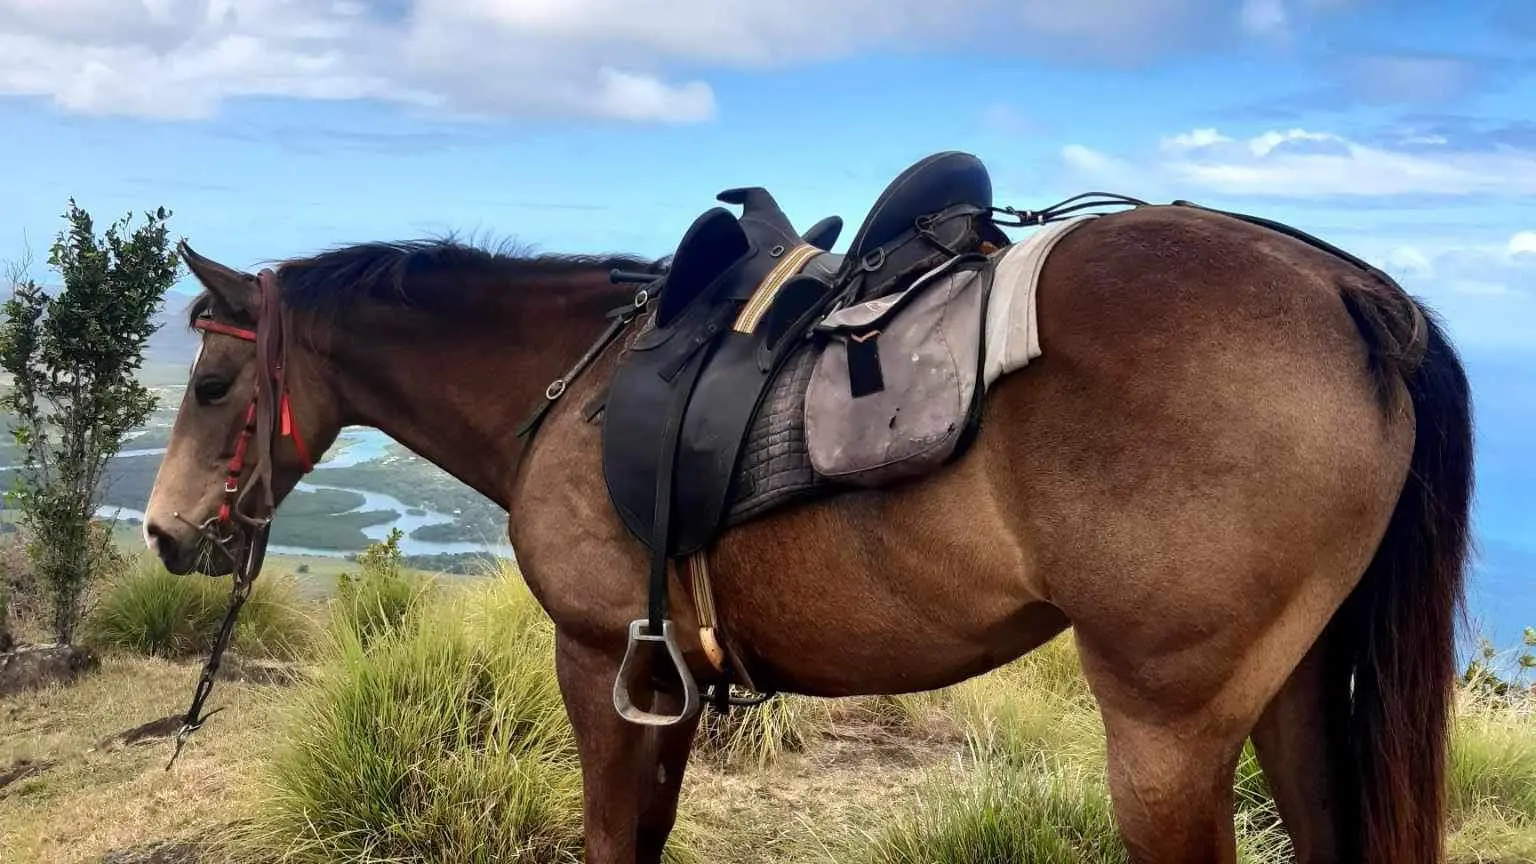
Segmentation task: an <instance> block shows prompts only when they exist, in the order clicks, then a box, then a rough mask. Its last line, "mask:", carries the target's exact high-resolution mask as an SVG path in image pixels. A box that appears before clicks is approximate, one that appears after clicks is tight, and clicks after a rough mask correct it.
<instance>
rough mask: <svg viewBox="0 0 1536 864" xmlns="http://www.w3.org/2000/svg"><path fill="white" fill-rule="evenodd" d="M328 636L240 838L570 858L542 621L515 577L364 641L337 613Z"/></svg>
mask: <svg viewBox="0 0 1536 864" xmlns="http://www.w3.org/2000/svg"><path fill="white" fill-rule="evenodd" d="M335 641H336V645H335V648H334V651H335V656H334V657H333V658H332V659H331V660H330V661H329V666H330V674H326V675H324V676H323V678H322V682H321V683H319V684H318V685H316V686H314V687H313V688H311V689H308V690H306V692H304V693H302V694H301V695H300V696H299V698H298V700H297V704H296V707H295V708H294V711H293V714H292V717H291V722H290V725H289V730H288V732H287V734H286V737H285V738H284V739H283V740H282V741H281V742H280V743H279V745H278V749H277V751H276V754H275V755H274V756H273V757H272V759H271V762H270V764H269V766H268V768H267V772H266V783H265V788H266V792H265V797H264V798H263V801H262V802H261V805H260V806H259V807H258V808H257V809H256V810H255V811H254V813H253V820H252V822H251V823H250V825H249V827H247V828H246V829H245V830H243V831H242V832H241V833H242V835H243V836H242V840H243V842H244V843H246V844H248V845H250V846H251V847H253V848H255V849H258V850H260V853H259V854H262V855H270V856H273V857H279V856H280V857H282V858H283V860H287V861H295V862H306V861H314V862H330V861H338V860H348V861H386V860H418V861H423V860H425V861H442V862H492V861H497V862H539V864H548V862H562V861H568V862H577V861H580V854H581V833H580V783H579V779H578V778H579V773H578V771H577V763H576V755H575V745H574V742H573V740H572V738H571V733H570V727H569V725H568V723H567V722H566V719H565V712H564V708H563V707H562V704H561V701H560V695H559V690H558V688H557V686H556V684H555V680H554V675H553V670H552V667H551V664H552V650H553V642H552V631H551V628H550V626H549V624H548V621H547V619H545V618H544V617H543V616H542V613H541V612H540V611H539V609H538V607H537V606H536V605H535V604H534V603H533V602H532V599H531V597H530V596H529V595H528V594H527V591H526V589H525V588H524V587H523V586H522V585H521V583H520V582H518V581H517V580H516V579H505V578H500V579H491V580H486V581H483V582H480V583H477V584H476V585H475V586H473V588H471V589H468V590H465V591H463V592H462V593H456V594H454V595H453V596H450V597H446V598H444V599H443V600H442V601H440V602H439V603H437V604H433V605H432V606H430V607H426V608H424V609H422V610H421V613H420V614H419V615H416V616H412V617H411V618H409V619H408V620H407V621H406V622H405V623H404V624H403V626H401V627H400V628H399V629H398V630H395V631H392V632H389V633H386V634H376V635H375V637H374V639H373V641H372V643H371V644H368V643H366V642H365V640H364V639H363V638H361V636H360V634H358V633H356V632H353V631H350V630H349V629H348V628H346V627H344V626H343V627H340V628H338V630H337V638H336V640H335ZM513 646H515V647H513Z"/></svg>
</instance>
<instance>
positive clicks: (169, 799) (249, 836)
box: [0, 573, 1536, 864]
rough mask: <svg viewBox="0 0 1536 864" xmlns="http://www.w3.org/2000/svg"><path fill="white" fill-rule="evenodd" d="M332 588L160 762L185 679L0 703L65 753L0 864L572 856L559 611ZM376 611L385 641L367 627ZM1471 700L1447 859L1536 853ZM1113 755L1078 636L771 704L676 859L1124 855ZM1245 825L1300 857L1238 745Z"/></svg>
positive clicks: (14, 811) (1534, 749)
mask: <svg viewBox="0 0 1536 864" xmlns="http://www.w3.org/2000/svg"><path fill="white" fill-rule="evenodd" d="M356 584H366V583H356ZM373 587H374V588H377V587H379V586H373ZM412 596H414V595H412ZM348 597H350V599H349V600H347V598H348ZM342 599H344V600H347V602H344V603H335V604H332V606H331V607H330V608H331V610H333V611H330V612H322V611H321V610H320V607H319V606H318V605H316V606H312V607H311V608H312V609H313V611H314V614H313V615H310V616H308V617H307V618H306V620H307V621H308V622H309V624H310V625H313V626H315V627H320V628H323V629H324V630H325V632H326V633H327V634H328V639H325V640H320V643H323V644H322V645H321V647H317V648H316V649H314V651H313V653H312V654H311V655H310V656H309V657H308V658H307V659H306V663H307V668H309V669H310V670H311V673H312V677H311V678H310V680H309V681H308V682H307V683H301V684H299V685H297V686H254V685H250V684H244V683H236V682H220V684H219V686H218V688H217V689H216V690H215V695H214V697H213V700H212V704H213V705H215V706H218V705H224V706H228V707H227V710H226V711H224V712H223V713H220V714H218V715H216V716H215V717H214V718H213V719H212V720H211V721H210V722H209V724H208V725H207V726H206V727H205V728H204V729H203V730H201V731H200V732H199V733H198V734H197V735H196V736H194V738H193V739H192V742H191V743H190V744H189V745H188V748H187V750H186V751H185V752H184V753H183V755H182V757H181V759H180V761H178V763H177V765H176V767H175V769H174V770H173V771H171V772H170V773H167V772H165V771H164V770H163V768H164V760H165V759H166V758H167V757H168V756H169V753H170V747H171V745H170V742H169V741H167V740H165V739H158V740H154V741H151V742H149V743H147V744H145V745H142V746H126V747H119V746H114V745H110V744H109V745H107V746H103V745H102V742H103V740H104V739H106V738H108V736H110V735H112V734H115V733H119V732H122V731H124V730H126V729H128V728H131V727H133V726H136V725H138V724H140V723H143V722H145V721H149V720H154V719H157V718H161V717H165V716H167V715H170V714H174V713H179V712H180V711H182V710H184V707H185V700H186V699H187V697H188V696H189V695H190V690H191V686H192V684H193V682H194V681H195V678H196V673H197V667H196V665H195V664H193V663H187V662H182V663H177V662H170V661H165V660H152V659H144V658H137V657H132V656H127V655H119V656H112V657H109V658H108V660H107V661H106V664H105V666H104V668H103V670H102V672H101V673H100V674H99V675H96V676H94V677H91V678H89V679H87V680H86V681H85V682H83V683H81V684H78V685H76V686H74V687H71V688H64V689H53V690H50V691H47V692H44V693H41V694H36V695H32V696H28V697H25V698H22V699H16V700H12V701H10V702H8V703H5V704H0V766H3V765H4V764H6V763H8V762H9V761H10V760H13V759H18V758H34V759H38V758H41V759H53V760H58V765H57V766H56V767H54V768H52V769H51V770H49V771H47V772H45V773H43V774H42V775H40V776H37V777H34V778H31V779H27V780H23V781H21V782H19V783H16V784H12V785H11V786H9V787H7V788H4V789H0V861H13V860H14V861H22V862H31V861H37V862H55V861H57V862H66V861H67V862H74V861H95V860H99V859H100V857H101V855H102V854H104V853H105V852H107V851H109V850H112V849H117V848H122V847H125V846H132V845H139V844H144V843H148V842H151V841H157V840H163V839H167V838H204V839H210V840H211V841H216V842H217V843H218V844H219V845H218V846H217V847H216V848H217V850H218V851H217V852H216V853H215V854H213V855H212V856H211V857H210V858H209V859H208V860H219V861H224V860H231V861H241V860H250V861H259V862H267V861H274V860H290V861H295V862H301V861H331V860H349V861H350V860H365V861H382V860H418V861H428V860H430V861H444V862H460V861H464V862H471V861H482V860H487V861H488V860H503V861H528V862H535V861H537V862H541V864H563V862H571V861H575V860H579V858H578V857H577V856H578V855H579V850H578V849H577V848H575V845H574V844H575V843H577V842H578V841H579V835H578V834H576V833H575V832H576V826H577V823H576V821H575V815H576V809H575V808H576V804H575V798H574V790H575V789H576V787H575V786H574V785H573V784H574V780H575V765H574V762H573V761H572V759H571V750H570V740H569V735H568V730H567V729H565V728H564V727H563V720H562V719H561V718H562V715H561V713H560V708H559V703H558V697H557V695H556V692H555V690H554V689H553V677H552V670H551V666H550V662H549V661H550V656H549V650H550V649H549V641H548V636H549V633H548V629H547V622H546V621H545V620H544V619H543V618H542V616H541V613H539V612H538V611H537V610H536V608H535V607H533V606H532V605H531V600H530V598H529V597H528V596H527V593H526V590H525V589H523V588H522V586H521V583H520V581H519V580H517V578H516V576H515V574H512V573H505V574H500V575H499V576H497V577H496V578H493V579H482V580H474V581H473V582H471V583H465V582H462V581H458V582H457V583H456V584H447V583H445V585H444V586H442V587H440V588H439V589H438V590H435V591H433V592H432V595H431V597H430V599H428V600H426V601H423V602H415V601H412V602H410V603H406V602H404V601H403V600H401V599H399V596H397V594H396V593H395V592H391V591H388V590H378V591H375V590H373V588H370V589H368V590H366V591H358V592H355V593H353V594H351V595H344V596H343V598H342ZM370 609H379V610H382V611H384V612H385V613H386V614H385V615H384V616H383V617H384V618H387V619H389V620H390V621H391V622H393V623H392V624H391V625H390V626H391V628H392V629H388V632H381V631H380V630H379V629H378V628H377V627H376V626H370V627H368V628H367V629H368V635H367V637H366V638H365V639H360V638H358V631H359V629H360V628H359V626H358V624H357V622H358V621H359V620H360V619H361V618H363V617H368V615H370V614H371V613H370V612H369V610H370ZM336 610H340V611H336ZM320 643H317V644H320ZM1463 696H1464V698H1463V704H1462V710H1461V712H1460V715H1459V718H1458V721H1457V727H1456V739H1455V746H1454V748H1453V764H1452V778H1453V779H1452V783H1453V814H1452V817H1453V829H1454V834H1453V837H1452V853H1453V858H1452V860H1453V861H1454V862H1456V864H1470V862H1501V864H1502V862H1518V861H1524V862H1532V861H1536V704H1533V700H1532V699H1531V697H1530V696H1528V695H1526V696H1519V697H1517V698H1514V699H1507V698H1506V699H1504V700H1502V701H1501V700H1500V699H1498V698H1494V696H1493V695H1490V694H1489V693H1488V692H1486V690H1478V689H1474V688H1467V689H1466V690H1465V692H1464V694H1463ZM1103 759H1104V755H1103V732H1102V727H1101V726H1100V724H1099V721H1098V717H1097V714H1096V712H1095V711H1094V707H1093V702H1092V700H1091V697H1090V696H1089V694H1088V692H1087V690H1086V687H1085V686H1084V683H1083V679H1082V677H1081V674H1080V672H1079V670H1078V667H1077V662H1076V655H1075V653H1074V651H1073V650H1072V648H1071V645H1070V641H1068V640H1067V639H1058V640H1056V641H1054V642H1052V643H1051V644H1049V645H1047V646H1045V647H1044V648H1042V649H1040V650H1039V651H1037V652H1035V653H1034V654H1032V655H1030V656H1029V657H1026V658H1024V659H1023V660H1021V661H1018V662H1016V663H1013V664H1010V665H1009V666H1007V667H1005V668H1003V669H1000V670H997V671H995V672H993V673H991V674H989V675H985V676H981V677H979V678H976V679H974V680H972V681H969V682H966V683H964V684H961V685H959V686H956V687H952V688H948V689H946V690H943V691H938V692H935V693H930V694H921V695H915V696H905V697H897V698H866V699H850V700H839V701H824V700H813V699H804V698H795V697H791V698H783V699H778V700H774V701H772V702H770V703H768V704H767V705H764V706H761V707H759V708H755V709H750V710H749V711H738V712H734V713H733V714H732V715H731V717H730V718H728V719H726V720H724V721H721V720H719V719H718V718H714V717H711V718H710V719H709V722H708V725H707V727H706V729H705V730H704V731H703V732H702V733H701V738H700V742H699V749H698V752H697V755H696V757H695V759H694V760H693V762H692V763H691V764H690V767H689V771H688V775H687V779H686V782H685V786H684V794H683V802H682V807H681V811H682V817H681V819H680V824H679V827H678V830H677V832H676V834H675V835H674V836H675V838H676V850H675V855H674V858H675V860H676V861H678V862H681V861H710V862H721V864H748V862H752V864H791V862H793V864H802V862H803V864H832V862H837V864H918V862H923V864H949V862H958V861H1023V862H1032V861H1051V862H1083V864H1108V862H1119V861H1123V860H1125V858H1124V849H1123V847H1121V846H1120V844H1119V841H1118V837H1117V836H1116V834H1115V830H1114V824H1113V821H1112V819H1111V818H1110V808H1109V804H1108V798H1107V795H1106V794H1105V792H1104V788H1103V780H1102V770H1103ZM1235 818H1236V820H1237V822H1238V825H1239V829H1240V831H1239V833H1240V836H1241V838H1242V839H1241V842H1242V860H1243V861H1244V862H1246V864H1269V862H1278V861H1283V860H1288V859H1287V858H1286V853H1287V845H1286V842H1285V840H1284V837H1283V833H1282V832H1281V831H1280V829H1279V826H1278V824H1277V821H1276V817H1275V814H1274V811H1273V805H1272V803H1271V802H1270V801H1269V799H1268V797H1267V795H1266V794H1265V793H1264V789H1263V784H1262V778H1261V776H1260V774H1259V772H1258V769H1257V766H1256V764H1255V763H1254V761H1253V760H1252V758H1251V752H1250V753H1249V754H1248V756H1247V757H1246V758H1245V759H1244V762H1243V764H1242V766H1241V767H1240V769H1239V795H1238V807H1237V810H1236V813H1235Z"/></svg>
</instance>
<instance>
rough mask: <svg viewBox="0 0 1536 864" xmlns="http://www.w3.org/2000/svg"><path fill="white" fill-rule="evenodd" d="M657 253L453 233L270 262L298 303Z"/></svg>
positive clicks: (201, 309) (602, 264)
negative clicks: (582, 249)
mask: <svg viewBox="0 0 1536 864" xmlns="http://www.w3.org/2000/svg"><path fill="white" fill-rule="evenodd" d="M664 263H665V259H663V260H661V261H656V260H651V259H646V258H641V257H638V256H634V255H620V254H610V255H572V254H557V253H552V252H551V253H543V254H537V255H534V254H529V253H528V252H527V251H525V250H524V249H521V248H519V247H518V246H516V245H515V244H503V245H502V246H501V247H499V248H495V249H487V248H484V247H480V246H474V245H470V244H468V243H462V242H459V241H457V240H454V239H452V238H446V239H431V240H402V241H376V242H370V243H356V244H352V245H348V246H340V247H336V248H334V249H328V250H326V251H324V252H320V253H318V254H316V255H311V256H309V257H306V258H291V259H288V260H286V261H282V262H279V263H278V264H277V265H276V267H275V269H276V271H277V275H278V284H279V285H280V286H281V290H282V294H283V303H284V304H285V305H287V306H288V307H290V308H293V309H298V310H303V311H319V310H321V309H322V308H326V309H331V310H334V309H339V308H341V307H344V306H346V305H348V304H350V303H353V302H356V301H359V300H364V299H366V300H369V301H372V302H384V303H397V304H402V305H403V304H405V303H406V302H411V303H422V302H431V301H432V300H433V299H434V298H432V297H429V296H423V295H421V294H420V293H418V294H408V292H407V286H408V284H409V283H410V282H411V280H413V279H418V278H421V277H426V276H432V275H436V274H441V273H445V272H448V271H456V272H459V273H461V274H465V275H470V274H474V275H479V276H489V277H493V278H497V279H502V280H505V281H507V282H508V283H513V282H517V281H520V280H524V279H529V278H546V279H547V278H550V277H558V276H561V275H563V274H565V273H569V272H574V271H580V270H591V269H598V268H601V269H615V268H616V269H622V270H638V271H642V272H653V273H654V272H660V270H661V268H662V267H663V266H664ZM212 302H213V300H212V297H211V296H210V295H209V294H208V292H206V291H204V292H203V293H202V294H201V295H199V296H198V298H197V299H196V300H195V301H193V303H192V307H191V309H190V310H189V318H190V320H192V321H196V320H197V318H198V317H199V316H201V315H203V314H204V313H206V312H207V311H208V309H209V306H210V304H211V303H212Z"/></svg>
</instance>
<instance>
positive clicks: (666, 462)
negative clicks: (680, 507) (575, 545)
mask: <svg viewBox="0 0 1536 864" xmlns="http://www.w3.org/2000/svg"><path fill="white" fill-rule="evenodd" d="M709 353H710V352H708V351H699V352H696V353H694V354H693V356H692V357H691V358H690V362H689V363H688V365H687V366H685V367H684V368H683V370H682V373H681V374H682V377H681V380H680V381H678V382H677V383H676V384H674V386H675V387H676V388H677V389H676V390H674V391H673V399H672V404H671V405H669V406H667V422H666V426H664V427H663V428H662V433H661V458H660V460H659V461H658V462H657V466H656V509H655V517H654V519H653V520H652V523H651V525H652V529H651V580H650V595H651V596H650V603H649V611H648V614H649V617H650V622H649V627H650V631H651V635H653V636H660V635H661V623H662V622H663V621H665V620H666V618H667V559H668V558H669V557H670V553H671V549H672V499H673V494H672V493H673V481H674V480H676V476H675V475H676V473H677V443H678V440H679V439H680V438H681V437H682V432H683V414H684V413H685V412H686V411H687V410H688V400H689V398H690V397H692V396H693V387H694V385H695V384H697V383H698V380H699V373H700V372H702V371H703V370H704V362H705V358H706V357H707V356H708V355H709Z"/></svg>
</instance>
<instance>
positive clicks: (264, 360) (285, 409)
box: [192, 270, 315, 523]
mask: <svg viewBox="0 0 1536 864" xmlns="http://www.w3.org/2000/svg"><path fill="white" fill-rule="evenodd" d="M274 282H275V278H274V276H273V274H272V271H271V270H263V271H261V273H260V275H259V276H258V277H257V286H258V289H259V290H260V291H261V293H262V301H263V302H262V304H261V306H262V314H261V315H260V317H258V318H257V320H256V329H255V330H248V329H246V328H244V327H235V326H233V325H231V324H223V323H220V322H218V321H214V320H213V319H211V318H204V319H200V320H198V321H197V322H195V323H194V324H193V325H192V326H193V327H195V328H197V329H198V330H202V331H204V332H207V333H219V334H222V335H224V336H233V337H235V338H236V339H243V340H245V341H246V342H251V343H253V344H255V345H256V346H257V352H256V353H257V357H256V360H257V362H258V363H261V364H263V365H264V366H265V367H266V368H265V369H263V370H262V372H263V373H264V374H265V375H266V376H267V380H268V381H270V382H272V383H274V384H275V385H277V386H276V387H274V388H273V389H274V391H275V392H277V393H278V394H279V395H278V412H277V429H276V432H277V434H278V437H281V438H289V439H291V440H292V441H293V449H294V452H296V453H297V454H298V457H299V463H300V465H302V466H303V469H304V473H305V474H308V473H309V472H310V471H313V470H314V467H315V465H314V460H313V459H311V458H310V455H309V447H308V446H306V445H305V443H304V436H302V435H300V434H299V426H298V422H297V421H296V420H294V417H293V400H292V398H291V397H290V395H289V390H288V383H287V381H286V379H285V375H284V372H285V370H284V368H283V362H284V360H285V359H286V358H285V355H286V354H287V351H286V348H287V346H286V344H284V342H283V340H282V337H281V334H277V342H276V345H275V347H276V351H275V356H271V357H263V356H262V355H263V354H266V353H268V352H267V351H263V350H262V349H263V348H268V347H269V346H270V343H267V342H264V337H265V336H266V332H265V328H266V327H276V326H279V323H278V321H277V318H278V314H277V312H278V310H277V308H276V295H277V289H276V286H275V285H274V284H273V283H274ZM255 391H256V392H255V393H253V394H252V395H251V404H250V407H249V408H247V409H246V412H245V426H244V428H242V429H241V430H240V435H239V437H238V438H236V439H235V455H234V456H233V457H231V458H230V460H229V469H228V472H227V473H226V475H225V478H224V501H223V503H222V504H220V505H219V516H218V521H219V522H221V523H228V522H230V521H232V520H233V518H234V511H235V503H236V499H237V498H238V497H239V494H240V477H241V475H243V474H244V473H245V456H246V451H247V450H248V449H249V448H250V444H251V439H252V438H254V437H256V430H257V420H258V417H259V413H260V412H258V411H257V405H258V403H259V402H260V400H261V391H262V387H261V384H260V382H259V381H258V384H257V386H256V388H255ZM276 449H277V445H276V442H272V443H271V445H270V447H269V452H268V453H267V454H266V456H267V458H268V460H275V458H276V455H277V454H276ZM269 464H270V462H269ZM267 515H268V516H270V515H271V514H267Z"/></svg>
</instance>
